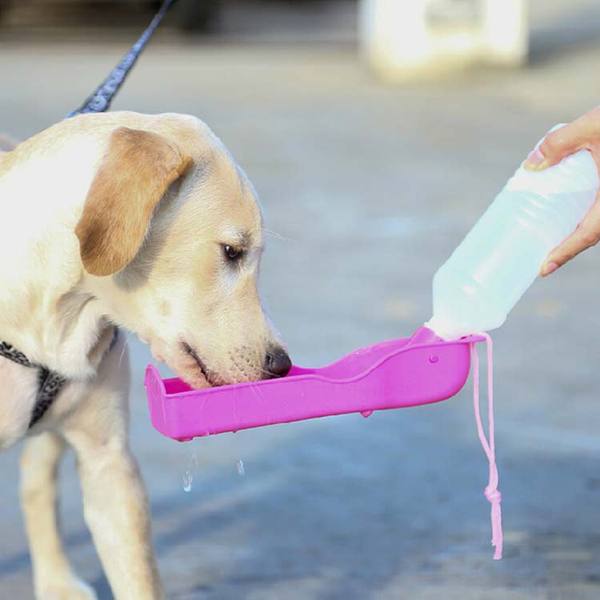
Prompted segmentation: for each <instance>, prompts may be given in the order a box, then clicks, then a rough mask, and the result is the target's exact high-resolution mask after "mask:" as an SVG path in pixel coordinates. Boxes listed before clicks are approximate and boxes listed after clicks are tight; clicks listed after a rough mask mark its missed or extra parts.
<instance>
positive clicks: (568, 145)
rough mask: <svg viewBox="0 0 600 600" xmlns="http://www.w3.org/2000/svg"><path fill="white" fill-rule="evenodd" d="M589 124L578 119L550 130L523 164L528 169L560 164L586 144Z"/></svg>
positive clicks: (541, 168)
mask: <svg viewBox="0 0 600 600" xmlns="http://www.w3.org/2000/svg"><path fill="white" fill-rule="evenodd" d="M588 137H589V124H588V123H587V122H586V121H584V120H582V119H577V120H575V121H573V122H572V123H569V124H568V125H565V126H564V127H561V128H560V129H556V130H554V131H552V132H550V133H549V134H548V135H546V137H545V138H544V139H543V140H542V142H541V144H539V145H538V146H537V147H536V148H535V149H534V150H533V151H532V152H531V153H530V154H529V156H528V157H527V160H526V161H525V162H524V163H523V166H524V167H525V169H527V170H528V171H542V170H543V169H546V168H547V167H551V166H553V165H556V164H558V163H559V162H560V161H561V160H562V159H563V158H565V157H566V156H569V155H570V154H573V153H574V152H577V151H578V150H580V149H581V148H583V147H584V146H585V144H586V140H587V138H588Z"/></svg>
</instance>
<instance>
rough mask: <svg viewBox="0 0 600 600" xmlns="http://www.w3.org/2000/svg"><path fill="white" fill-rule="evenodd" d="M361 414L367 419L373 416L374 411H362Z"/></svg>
mask: <svg viewBox="0 0 600 600" xmlns="http://www.w3.org/2000/svg"><path fill="white" fill-rule="evenodd" d="M360 414H361V415H362V416H363V417H364V418H365V419H366V418H367V417H370V416H371V415H372V414H373V411H372V410H362V411H361V412H360Z"/></svg>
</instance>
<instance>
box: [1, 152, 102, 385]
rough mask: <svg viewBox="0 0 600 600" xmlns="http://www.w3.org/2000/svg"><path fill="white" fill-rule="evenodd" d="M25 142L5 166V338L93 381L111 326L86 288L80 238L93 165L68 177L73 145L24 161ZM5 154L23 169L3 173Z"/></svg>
mask: <svg viewBox="0 0 600 600" xmlns="http://www.w3.org/2000/svg"><path fill="white" fill-rule="evenodd" d="M26 145H27V142H25V143H24V144H22V145H21V147H19V148H18V149H17V150H16V151H14V152H11V153H10V154H9V155H5V156H4V157H3V160H2V161H1V162H0V211H1V212H2V213H3V217H2V218H0V340H2V341H5V342H7V343H9V344H11V345H13V346H14V347H15V348H17V349H18V350H20V351H21V352H23V353H24V354H25V355H26V356H27V357H28V358H29V360H31V361H32V362H35V363H39V364H42V365H44V366H46V367H47V368H49V369H51V370H53V371H57V372H58V373H61V374H62V375H64V376H66V377H68V378H70V379H82V378H87V377H90V376H93V375H94V373H95V372H96V367H97V364H95V363H96V362H97V361H96V360H95V356H96V353H95V352H94V349H95V347H96V346H97V344H98V341H99V340H100V338H101V336H102V335H103V332H104V331H105V329H106V326H107V320H106V318H105V316H104V315H103V313H102V309H101V308H100V306H99V303H98V302H97V301H96V300H95V298H94V297H93V296H92V295H91V294H89V293H86V292H84V291H83V290H82V287H81V285H82V282H83V277H84V274H83V268H82V264H81V259H80V256H79V243H78V240H77V237H76V236H75V234H74V229H75V224H76V223H77V219H78V218H79V215H80V214H81V210H82V208H83V202H84V200H85V195H86V191H87V189H88V188H89V185H90V181H91V178H92V177H93V174H94V160H92V159H90V158H88V160H81V161H80V164H82V165H85V166H84V167H82V168H80V169H79V170H78V171H75V172H72V173H65V172H63V171H64V170H65V166H64V165H65V164H69V161H68V160H67V157H65V153H67V154H69V153H73V151H72V150H71V149H70V148H68V149H66V150H65V152H63V153H62V155H61V152H56V151H54V152H53V155H52V157H51V158H49V157H48V156H45V155H44V153H43V152H39V154H33V153H29V155H28V156H26V157H25V158H24V159H22V160H20V159H19V156H18V153H19V152H20V151H21V152H22V151H23V150H22V147H23V146H26ZM80 151H81V152H83V153H85V152H90V153H91V152H92V150H89V149H88V148H86V147H83V148H82V149H81V148H80ZM94 152H95V153H97V152H98V150H97V149H95V150H94ZM14 155H16V156H14ZM7 156H10V157H11V161H10V162H11V163H13V164H12V165H11V167H12V166H14V163H15V162H18V163H19V165H18V168H10V169H8V171H6V170H4V172H3V169H2V163H3V162H4V161H5V160H7ZM57 156H58V158H56V157H57ZM70 158H72V159H73V160H75V159H76V154H74V155H73V156H72V157H70ZM72 164H78V163H77V162H74V163H72ZM65 182H66V183H65Z"/></svg>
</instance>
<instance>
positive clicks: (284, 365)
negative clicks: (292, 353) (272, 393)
mask: <svg viewBox="0 0 600 600" xmlns="http://www.w3.org/2000/svg"><path fill="white" fill-rule="evenodd" d="M291 368H292V361H291V360H290V357H289V356H288V353H287V352H286V351H285V350H284V349H283V348H281V347H280V346H278V347H275V348H271V349H270V350H268V351H267V356H266V358H265V371H267V373H268V374H269V375H271V377H285V376H286V375H287V374H288V373H289V370H290V369H291Z"/></svg>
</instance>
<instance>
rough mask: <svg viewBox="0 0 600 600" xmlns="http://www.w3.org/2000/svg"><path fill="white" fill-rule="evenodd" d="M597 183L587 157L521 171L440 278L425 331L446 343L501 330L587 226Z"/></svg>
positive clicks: (576, 156)
mask: <svg viewBox="0 0 600 600" xmlns="http://www.w3.org/2000/svg"><path fill="white" fill-rule="evenodd" d="M561 126H562V125H557V126H556V127H554V128H553V129H556V128H558V127H561ZM599 183H600V182H599V178H598V169H597V168H596V164H595V162H594V160H593V158H592V156H591V154H590V153H589V152H588V151H587V150H581V151H579V152H577V153H576V154H573V155H571V156H569V157H567V158H565V159H564V160H563V161H562V162H560V163H559V164H558V165H555V166H554V167H549V168H548V169H545V170H544V171H539V172H532V171H526V170H525V169H524V168H523V167H520V168H519V169H518V170H517V172H516V173H515V174H514V176H513V177H512V178H511V179H510V180H509V181H508V183H507V184H506V186H505V188H504V189H503V190H502V191H501V192H500V194H498V196H497V197H496V199H495V200H494V202H492V204H491V205H490V207H489V208H488V209H487V211H486V212H485V213H484V214H483V216H482V217H481V218H480V219H479V221H478V222H477V223H476V224H475V226H474V227H473V229H471V231H470V232H469V233H468V234H467V236H466V237H465V239H464V240H463V242H462V243H461V244H460V246H458V248H457V249H456V250H455V251H454V252H453V253H452V255H451V256H450V258H449V259H448V260H447V261H446V263H445V264H444V265H443V266H442V267H441V268H440V269H439V270H438V272H437V273H436V274H435V277H434V279H433V317H432V319H431V320H430V321H429V322H428V323H426V326H427V327H429V328H430V329H432V330H433V331H435V332H436V333H437V334H438V335H439V336H440V337H443V338H445V339H454V338H458V337H461V336H463V335H468V334H471V333H476V332H482V331H490V330H492V329H496V328H497V327H500V326H501V325H502V324H503V323H504V321H505V320H506V317H507V316H508V313H509V312H510V311H511V310H512V308H513V307H514V305H515V304H516V303H517V302H518V301H519V299H520V298H521V296H522V295H523V294H524V293H525V291H526V290H527V288H529V286H530V285H531V284H532V283H533V282H534V280H535V279H536V277H537V275H538V273H539V271H540V268H541V266H542V264H543V263H544V260H545V259H546V258H547V256H548V254H549V253H550V252H551V251H552V250H553V249H554V248H556V246H558V245H559V244H560V243H561V242H562V241H563V240H564V239H565V238H566V237H568V236H569V235H570V234H571V233H572V232H573V231H574V230H575V228H576V227H577V225H578V224H579V223H580V222H581V221H582V219H583V218H584V216H585V215H586V213H587V212H588V210H589V209H590V207H591V206H592V204H593V203H594V199H595V197H596V193H597V191H598V186H599Z"/></svg>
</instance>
